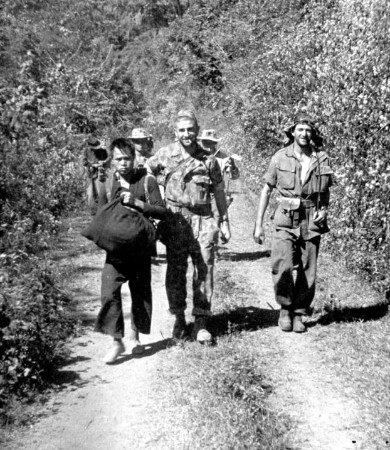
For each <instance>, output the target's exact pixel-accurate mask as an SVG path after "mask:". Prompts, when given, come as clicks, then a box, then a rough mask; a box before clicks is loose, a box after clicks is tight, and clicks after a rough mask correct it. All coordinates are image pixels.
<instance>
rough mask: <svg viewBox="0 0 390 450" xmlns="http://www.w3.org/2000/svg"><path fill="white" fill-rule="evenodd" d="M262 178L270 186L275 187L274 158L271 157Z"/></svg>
mask: <svg viewBox="0 0 390 450" xmlns="http://www.w3.org/2000/svg"><path fill="white" fill-rule="evenodd" d="M263 180H264V181H265V183H267V184H268V185H269V186H271V187H272V188H274V187H276V182H277V173H276V163H275V160H274V158H272V159H271V162H270V164H269V167H268V170H267V172H266V173H265V175H264V177H263Z"/></svg>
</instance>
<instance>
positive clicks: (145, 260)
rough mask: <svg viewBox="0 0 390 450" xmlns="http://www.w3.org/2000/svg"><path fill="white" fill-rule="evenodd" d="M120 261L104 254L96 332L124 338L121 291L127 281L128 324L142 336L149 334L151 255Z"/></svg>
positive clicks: (150, 318) (133, 256)
mask: <svg viewBox="0 0 390 450" xmlns="http://www.w3.org/2000/svg"><path fill="white" fill-rule="evenodd" d="M131 256H132V257H131V259H129V260H127V261H120V260H116V259H115V258H112V257H111V256H110V255H107V259H106V263H105V265H104V268H103V273H102V286H101V301H102V307H101V309H100V311H99V314H98V317H97V321H96V326H95V331H99V332H101V333H105V334H109V335H111V336H112V337H114V338H122V337H123V336H124V319H123V309H122V298H121V288H122V285H123V284H124V283H125V282H126V281H128V283H129V288H130V293H131V319H132V320H131V323H132V325H133V324H134V326H135V328H136V329H137V330H138V331H139V332H140V333H143V334H150V325H151V320H152V288H151V257H150V255H131Z"/></svg>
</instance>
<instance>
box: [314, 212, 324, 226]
mask: <svg viewBox="0 0 390 450" xmlns="http://www.w3.org/2000/svg"><path fill="white" fill-rule="evenodd" d="M325 219H326V211H325V210H321V211H315V212H314V214H313V222H314V223H315V224H317V225H321V224H322V223H324V221H325Z"/></svg>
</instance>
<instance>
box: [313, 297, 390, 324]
mask: <svg viewBox="0 0 390 450" xmlns="http://www.w3.org/2000/svg"><path fill="white" fill-rule="evenodd" d="M388 312H389V303H388V302H383V303H377V304H375V305H370V306H365V307H346V308H333V309H331V310H330V311H326V310H325V311H324V312H323V313H321V314H320V316H319V317H318V315H317V316H316V315H315V314H314V316H313V318H312V319H309V321H308V323H307V326H314V325H316V324H320V325H329V324H331V323H334V322H336V323H340V322H356V321H363V322H368V321H371V320H379V319H381V318H382V317H384V316H385V315H386V314H387V313H388Z"/></svg>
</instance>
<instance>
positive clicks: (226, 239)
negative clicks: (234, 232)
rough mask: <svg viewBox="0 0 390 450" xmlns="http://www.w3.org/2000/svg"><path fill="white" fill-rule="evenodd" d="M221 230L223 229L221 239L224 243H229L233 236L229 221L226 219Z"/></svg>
mask: <svg viewBox="0 0 390 450" xmlns="http://www.w3.org/2000/svg"><path fill="white" fill-rule="evenodd" d="M220 230H221V241H222V242H223V243H224V244H227V243H228V242H229V240H230V238H231V234H230V225H229V222H228V221H226V220H225V221H223V222H222V223H221V227H220Z"/></svg>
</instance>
